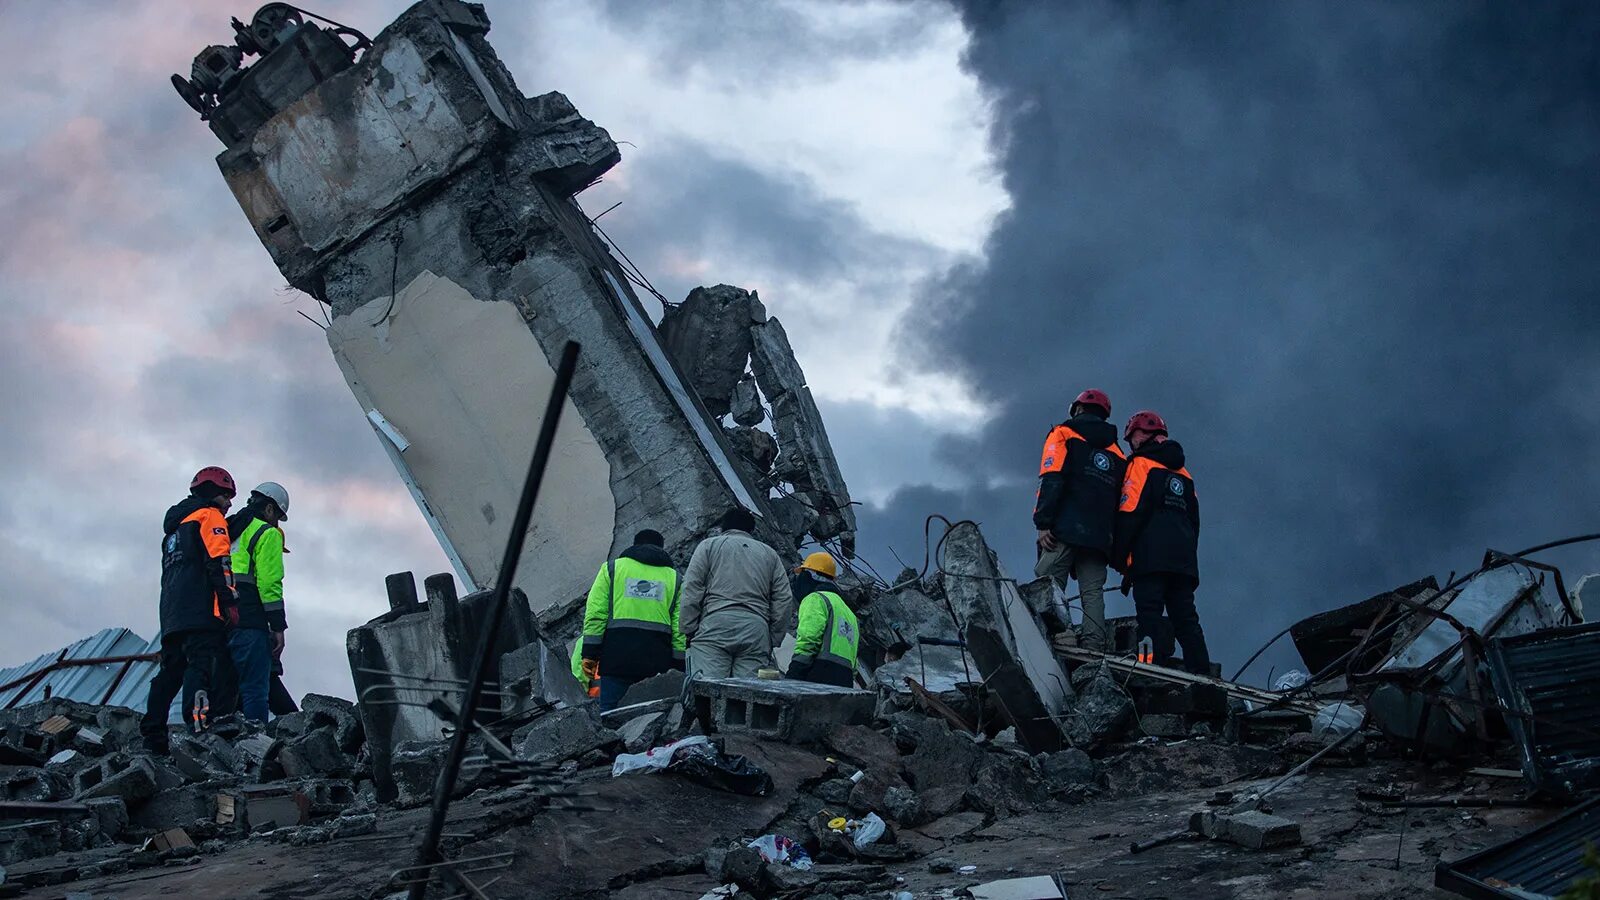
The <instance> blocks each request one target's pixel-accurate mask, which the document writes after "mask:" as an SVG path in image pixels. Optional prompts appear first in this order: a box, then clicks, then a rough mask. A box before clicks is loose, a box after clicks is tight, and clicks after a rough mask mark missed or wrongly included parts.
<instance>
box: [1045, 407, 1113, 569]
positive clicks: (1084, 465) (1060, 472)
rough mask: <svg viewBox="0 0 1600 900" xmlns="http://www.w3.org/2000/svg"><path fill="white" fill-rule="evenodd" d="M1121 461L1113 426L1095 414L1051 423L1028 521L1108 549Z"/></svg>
mask: <svg viewBox="0 0 1600 900" xmlns="http://www.w3.org/2000/svg"><path fill="white" fill-rule="evenodd" d="M1125 466H1126V461H1125V460H1124V458H1123V455H1122V448H1121V447H1119V446H1117V427H1116V426H1115V425H1112V424H1111V423H1110V422H1107V421H1106V420H1105V419H1102V418H1100V417H1099V416H1094V415H1089V414H1086V413H1085V414H1080V415H1076V416H1073V417H1072V418H1070V419H1068V420H1067V421H1065V422H1062V423H1061V424H1060V425H1057V426H1056V427H1054V428H1052V429H1050V434H1049V436H1048V437H1046V438H1045V442H1044V453H1043V455H1042V457H1041V458H1040V461H1039V497H1038V500H1037V501H1036V502H1035V503H1034V507H1033V526H1034V527H1035V528H1037V529H1038V530H1040V531H1049V532H1051V533H1052V534H1054V535H1055V536H1056V539H1057V540H1059V541H1061V542H1062V543H1064V544H1068V545H1070V546H1073V547H1084V548H1087V549H1090V550H1098V551H1100V552H1101V553H1107V552H1109V551H1110V550H1111V540H1112V536H1113V532H1114V531H1115V527H1116V515H1117V497H1118V495H1119V494H1120V492H1121V489H1122V481H1123V474H1124V468H1125Z"/></svg>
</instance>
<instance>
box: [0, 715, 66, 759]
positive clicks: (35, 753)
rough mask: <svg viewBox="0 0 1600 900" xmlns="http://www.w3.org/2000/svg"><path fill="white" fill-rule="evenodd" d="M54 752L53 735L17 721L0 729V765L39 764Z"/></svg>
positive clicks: (54, 742) (54, 740)
mask: <svg viewBox="0 0 1600 900" xmlns="http://www.w3.org/2000/svg"><path fill="white" fill-rule="evenodd" d="M55 752H56V739H55V736H54V735H51V734H47V733H45V732H43V731H40V730H39V729H37V728H30V727H27V726H25V725H22V724H21V723H18V722H12V723H11V724H9V725H7V726H6V727H5V729H4V730H3V731H0V765H4V766H40V765H44V761H45V760H47V759H49V758H50V757H51V756H53V755H54V754H55Z"/></svg>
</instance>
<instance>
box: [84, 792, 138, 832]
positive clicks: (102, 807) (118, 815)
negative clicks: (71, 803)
mask: <svg viewBox="0 0 1600 900" xmlns="http://www.w3.org/2000/svg"><path fill="white" fill-rule="evenodd" d="M84 805H85V806H87V807H89V810H90V811H91V812H93V813H94V816H95V819H96V820H97V821H98V822H99V823H100V833H101V834H103V835H105V836H106V837H108V838H115V837H116V836H117V835H119V834H121V833H122V832H124V831H126V830H127V829H128V804H126V803H124V802H122V798H121V797H96V798H94V799H93V800H85V801H84Z"/></svg>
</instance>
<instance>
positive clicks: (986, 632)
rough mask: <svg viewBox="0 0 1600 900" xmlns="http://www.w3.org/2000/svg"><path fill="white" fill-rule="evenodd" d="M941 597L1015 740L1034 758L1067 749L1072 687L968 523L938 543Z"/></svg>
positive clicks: (1041, 632)
mask: <svg viewBox="0 0 1600 900" xmlns="http://www.w3.org/2000/svg"><path fill="white" fill-rule="evenodd" d="M943 549H944V560H943V564H942V567H941V568H942V571H943V573H944V576H943V587H944V592H945V597H946V598H947V599H948V600H949V601H950V603H951V605H952V606H953V607H954V609H955V611H956V615H957V616H958V617H959V618H961V620H962V624H963V629H964V632H963V633H964V634H965V636H966V642H967V651H968V652H969V653H971V654H972V658H973V660H974V662H976V663H977V665H978V670H979V673H980V674H981V675H982V677H983V680H984V681H985V682H986V683H987V684H988V686H989V689H990V691H991V692H992V693H993V695H994V696H995V697H996V698H997V699H998V700H999V702H1000V705H1001V707H1002V708H1003V709H1004V710H1005V712H1006V715H1007V717H1008V718H1009V719H1010V721H1011V724H1013V725H1015V726H1016V727H1017V737H1018V740H1019V741H1021V743H1022V745H1023V746H1024V747H1025V748H1027V749H1028V750H1029V752H1032V753H1046V752H1050V751H1054V750H1060V749H1063V748H1064V747H1066V746H1067V741H1066V739H1065V738H1064V736H1063V734H1062V726H1061V724H1060V723H1062V722H1063V721H1064V720H1065V717H1066V714H1067V711H1068V709H1069V707H1070V706H1071V701H1072V686H1071V684H1069V683H1068V681H1067V675H1066V673H1065V672H1064V671H1062V669H1061V664H1060V663H1059V662H1057V661H1056V658H1055V655H1054V653H1053V652H1052V651H1051V648H1050V642H1049V641H1048V639H1046V637H1045V634H1044V629H1043V628H1042V626H1041V625H1040V623H1039V620H1038V619H1037V617H1035V616H1034V614H1033V612H1032V610H1030V609H1029V608H1028V605H1027V604H1026V603H1024V602H1023V600H1022V598H1021V596H1020V595H1019V594H1018V593H1017V589H1016V585H1015V584H1014V583H1012V582H1010V581H1008V580H1006V579H1005V576H1004V573H1003V572H1002V571H1001V569H1000V564H999V561H998V559H997V557H996V556H995V555H994V552H993V551H991V550H990V549H989V546H988V544H986V543H985V542H984V540H983V535H982V533H980V532H979V531H978V526H977V525H976V524H974V523H972V522H961V523H957V524H956V526H955V527H953V528H951V529H950V530H949V531H948V532H947V533H946V534H945V536H944V539H943Z"/></svg>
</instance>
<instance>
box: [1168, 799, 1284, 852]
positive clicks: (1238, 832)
mask: <svg viewBox="0 0 1600 900" xmlns="http://www.w3.org/2000/svg"><path fill="white" fill-rule="evenodd" d="M1189 827H1190V828H1192V829H1194V830H1195V831H1197V832H1199V833H1200V834H1203V835H1205V836H1206V837H1208V838H1211V839H1213V840H1219V841H1227V842H1228V843H1230V844H1237V845H1239V846H1240V847H1244V848H1246V849H1250V850H1271V849H1273V848H1275V847H1291V846H1294V845H1295V844H1298V843H1300V823H1299V822H1296V821H1294V820H1292V819H1285V818H1283V817H1282V816H1274V815H1272V814H1270V813H1264V812H1261V811H1260V810H1254V809H1252V810H1247V811H1245V812H1238V813H1226V812H1198V813H1195V814H1194V815H1193V816H1191V817H1190V820H1189Z"/></svg>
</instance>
